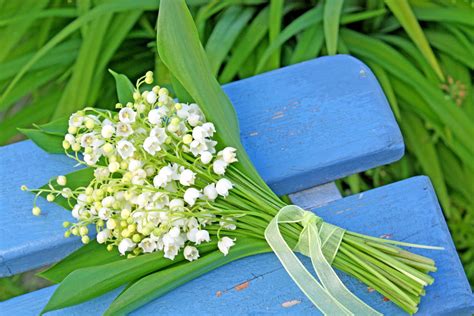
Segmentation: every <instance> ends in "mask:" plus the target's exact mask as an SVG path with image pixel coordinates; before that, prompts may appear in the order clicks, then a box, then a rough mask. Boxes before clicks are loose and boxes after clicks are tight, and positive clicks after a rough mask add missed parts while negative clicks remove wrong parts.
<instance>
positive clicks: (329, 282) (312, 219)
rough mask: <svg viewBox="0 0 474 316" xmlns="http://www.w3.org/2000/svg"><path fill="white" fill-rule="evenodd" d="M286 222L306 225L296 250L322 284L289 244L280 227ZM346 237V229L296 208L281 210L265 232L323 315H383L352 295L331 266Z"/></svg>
mask: <svg viewBox="0 0 474 316" xmlns="http://www.w3.org/2000/svg"><path fill="white" fill-rule="evenodd" d="M283 223H301V225H302V226H303V229H302V230H301V233H300V236H299V240H298V243H297V245H296V246H295V248H294V251H297V252H300V253H301V254H303V255H305V256H308V257H310V258H311V262H312V264H313V268H314V270H315V272H316V274H317V276H318V278H319V280H320V282H321V283H320V282H318V281H317V280H316V278H315V277H314V276H313V275H312V274H311V273H310V272H309V271H308V270H307V269H306V268H305V267H304V266H303V264H302V263H301V261H300V260H299V259H298V258H297V257H296V255H295V254H294V252H293V250H291V248H290V247H289V246H288V244H287V243H286V241H285V239H284V238H283V236H282V235H281V233H280V228H279V224H283ZM343 236H344V229H342V228H340V227H337V226H334V225H331V224H328V223H325V222H324V221H323V220H322V219H321V218H320V217H319V216H316V215H315V214H314V213H312V212H309V211H305V210H303V209H302V208H300V207H298V206H296V205H288V206H285V207H283V208H282V209H280V211H279V212H278V214H277V215H276V216H275V217H274V218H273V219H272V221H271V222H270V224H268V226H267V228H266V230H265V238H266V240H267V242H268V244H269V245H270V247H271V248H272V249H273V251H274V252H275V254H276V256H277V257H278V259H279V260H280V262H281V264H282V265H283V267H284V268H285V270H286V271H287V272H288V274H289V275H290V276H291V278H292V279H293V281H294V282H295V283H296V284H297V285H298V287H299V288H300V289H301V290H302V291H303V293H304V294H305V295H306V296H307V297H308V298H309V299H310V300H311V302H313V304H314V305H315V306H316V307H317V308H318V309H319V310H320V311H321V312H322V313H323V314H325V315H382V314H381V313H379V312H377V311H376V310H374V309H372V308H371V307H370V306H368V305H367V304H365V303H364V302H362V301H361V300H360V299H359V298H358V297H357V296H355V295H354V294H352V293H351V292H350V291H349V290H348V289H347V288H346V287H345V286H344V284H343V283H342V281H341V280H340V279H339V277H338V276H337V274H336V272H335V271H334V270H333V269H332V267H331V263H332V261H333V260H334V257H335V256H336V254H337V251H338V249H339V245H340V244H341V241H342V237H343Z"/></svg>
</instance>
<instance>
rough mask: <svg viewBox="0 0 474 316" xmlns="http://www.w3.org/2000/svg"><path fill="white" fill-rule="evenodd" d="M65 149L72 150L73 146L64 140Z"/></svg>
mask: <svg viewBox="0 0 474 316" xmlns="http://www.w3.org/2000/svg"><path fill="white" fill-rule="evenodd" d="M63 148H64V149H66V150H68V149H69V148H71V144H69V142H68V141H67V140H63Z"/></svg>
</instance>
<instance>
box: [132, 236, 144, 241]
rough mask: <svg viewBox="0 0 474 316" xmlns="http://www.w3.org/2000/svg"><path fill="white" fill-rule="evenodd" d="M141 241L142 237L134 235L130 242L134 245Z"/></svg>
mask: <svg viewBox="0 0 474 316" xmlns="http://www.w3.org/2000/svg"><path fill="white" fill-rule="evenodd" d="M141 240H142V237H141V236H140V234H134V235H133V236H132V241H133V242H135V243H139V242H140V241H141Z"/></svg>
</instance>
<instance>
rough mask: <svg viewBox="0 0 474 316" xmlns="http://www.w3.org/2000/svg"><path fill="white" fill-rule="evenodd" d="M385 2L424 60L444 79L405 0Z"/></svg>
mask: <svg viewBox="0 0 474 316" xmlns="http://www.w3.org/2000/svg"><path fill="white" fill-rule="evenodd" d="M385 3H386V4H387V6H388V7H389V8H390V10H391V11H392V13H393V14H394V15H395V16H396V17H397V19H398V21H399V22H400V24H401V25H402V26H403V28H404V29H405V31H406V32H407V34H408V36H410V38H411V39H412V41H413V42H414V43H415V45H416V46H417V47H418V49H419V50H420V51H421V53H422V54H423V56H425V58H426V60H427V61H428V62H429V63H430V65H431V66H432V67H433V69H434V70H435V71H436V73H437V74H438V77H439V78H440V79H441V80H443V81H444V74H443V71H442V70H441V67H440V66H439V63H438V60H437V59H436V57H435V55H434V53H433V51H432V50H431V47H430V44H429V43H428V40H427V39H426V37H425V34H424V33H423V30H422V29H421V27H420V24H418V21H417V20H416V17H415V14H413V11H412V10H411V7H410V5H409V3H408V1H407V0H385Z"/></svg>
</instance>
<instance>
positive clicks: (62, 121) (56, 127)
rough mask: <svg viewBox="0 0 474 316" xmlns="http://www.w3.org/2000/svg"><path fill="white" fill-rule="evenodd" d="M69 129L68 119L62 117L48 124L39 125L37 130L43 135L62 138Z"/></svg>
mask: <svg viewBox="0 0 474 316" xmlns="http://www.w3.org/2000/svg"><path fill="white" fill-rule="evenodd" d="M68 127H69V118H68V117H63V118H58V119H55V120H53V121H51V122H49V123H46V124H42V125H39V126H38V128H39V129H40V130H42V131H43V132H45V133H48V134H51V135H57V136H61V137H64V135H66V134H67V129H68Z"/></svg>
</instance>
